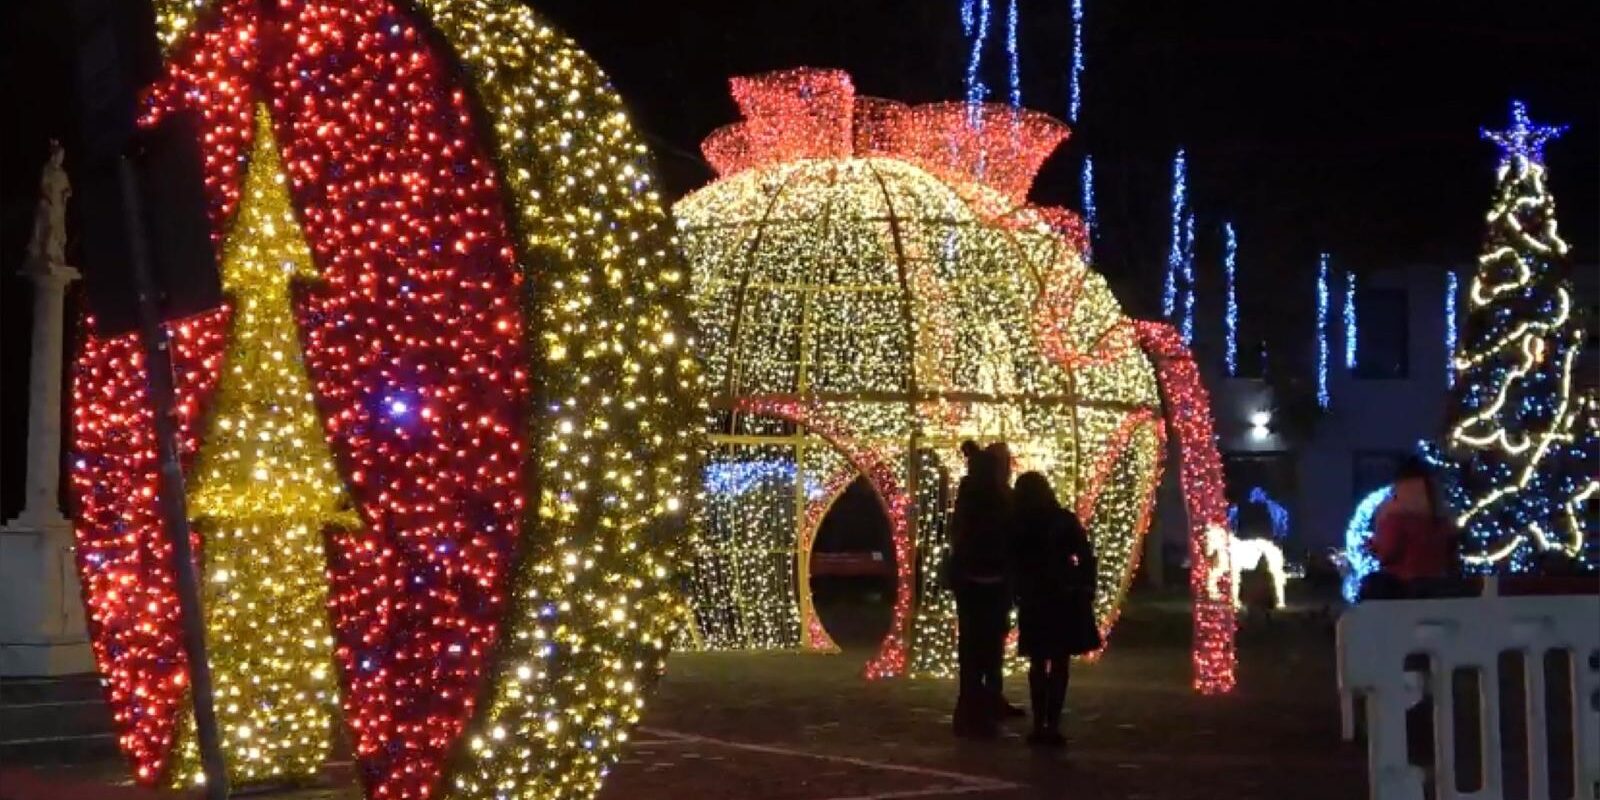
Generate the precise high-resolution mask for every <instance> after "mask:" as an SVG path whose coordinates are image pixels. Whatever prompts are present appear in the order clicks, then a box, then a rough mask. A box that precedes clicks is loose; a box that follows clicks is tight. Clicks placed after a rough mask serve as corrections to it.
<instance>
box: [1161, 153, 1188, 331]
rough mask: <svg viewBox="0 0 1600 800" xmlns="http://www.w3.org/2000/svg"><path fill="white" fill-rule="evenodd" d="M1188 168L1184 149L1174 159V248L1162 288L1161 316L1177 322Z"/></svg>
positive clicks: (1168, 260)
mask: <svg viewBox="0 0 1600 800" xmlns="http://www.w3.org/2000/svg"><path fill="white" fill-rule="evenodd" d="M1188 181H1189V178H1188V167H1187V165H1186V164H1185V162H1184V155H1183V148H1181V147H1180V148H1178V154H1177V155H1176V156H1174V157H1173V159H1172V246H1171V248H1170V249H1169V250H1168V251H1167V278H1166V282H1165V284H1163V286H1162V294H1161V314H1162V316H1164V317H1165V318H1166V319H1167V321H1168V322H1176V321H1177V320H1176V319H1175V317H1176V315H1177V311H1178V271H1179V270H1181V269H1182V268H1183V224H1184V218H1185V213H1186V212H1185V209H1186V204H1187V202H1188V191H1189V187H1188Z"/></svg>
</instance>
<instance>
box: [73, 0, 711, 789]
mask: <svg viewBox="0 0 1600 800" xmlns="http://www.w3.org/2000/svg"><path fill="white" fill-rule="evenodd" d="M158 11H159V14H158V17H159V22H160V25H161V31H162V36H163V41H164V42H165V44H166V45H167V66H168V73H167V76H166V77H165V78H164V79H163V80H162V81H161V82H159V83H158V84H157V85H156V86H155V87H154V88H153V89H152V90H151V92H150V93H149V95H148V97H147V101H146V105H145V111H146V114H145V119H144V120H143V122H144V124H152V123H154V122H157V121H158V120H160V119H161V118H162V117H163V116H164V115H166V114H168V113H171V112H173V111H177V110H182V109H191V108H192V109H196V110H198V111H199V112H200V114H201V115H202V118H203V124H202V135H203V140H202V149H203V153H204V155H205V179H206V188H207V192H208V196H209V198H210V204H211V213H212V221H213V224H214V230H215V233H216V239H217V242H218V244H219V247H220V252H221V262H222V265H223V277H224V282H225V286H226V288H227V290H228V293H229V302H228V305H227V307H225V308H223V309H220V310H217V311H214V312H211V313H209V314H205V315H201V316H198V317H194V318H191V319H187V320H184V321H182V322H180V323H177V324H174V325H173V326H172V328H173V332H172V335H173V351H174V352H173V359H174V362H175V368H176V386H177V393H178V402H179V411H180V416H181V419H180V424H181V432H182V436H183V443H182V445H183V447H182V449H183V454H184V457H185V467H186V469H187V470H188V473H189V479H190V481H191V483H192V484H193V490H194V491H193V495H194V502H193V504H192V508H191V511H192V514H193V516H194V517H195V520H194V521H195V529H196V532H197V533H196V538H197V540H198V545H199V548H198V549H199V551H200V553H201V559H202V563H201V568H202V575H203V577H204V579H205V582H206V583H205V599H206V601H207V605H206V614H207V618H206V634H207V640H208V641H207V644H208V646H209V648H210V653H211V658H212V659H213V661H214V662H215V663H214V664H213V669H214V670H215V671H216V673H217V675H218V680H217V688H218V697H217V708H218V715H219V718H220V722H221V725H222V726H223V735H224V755H225V758H226V760H227V764H228V769H229V771H230V773H231V775H232V776H233V777H234V778H235V779H236V780H240V781H241V782H248V781H252V780H273V779H283V778H289V779H292V778H296V777H303V776H305V775H307V774H310V773H312V772H315V771H316V770H318V769H320V768H321V766H322V763H323V760H324V757H325V756H326V755H327V753H328V751H329V748H330V743H331V741H332V740H333V739H335V738H338V737H340V736H341V734H340V733H339V731H337V730H336V729H335V727H334V726H336V725H340V724H342V726H343V732H342V738H344V739H346V740H348V741H349V742H350V745H351V747H352V749H353V751H354V756H355V759H356V763H357V768H358V773H359V775H360V779H361V783H362V786H363V788H364V790H365V793H366V795H367V796H368V797H371V798H424V797H428V798H435V797H445V798H462V800H466V799H468V798H490V797H494V798H502V797H506V798H531V797H539V798H546V797H564V798H567V797H586V796H590V795H592V794H593V793H594V792H595V791H596V790H597V788H598V786H599V783H600V780H601V778H602V776H603V775H604V774H605V772H606V771H607V769H608V768H609V766H610V765H611V764H612V763H614V762H615V760H616V758H617V756H618V753H619V750H620V747H621V744H622V742H623V741H624V740H625V739H626V737H627V735H628V730H629V728H630V726H631V725H632V723H634V722H635V721H636V720H637V719H638V717H639V714H640V710H641V708H642V705H643V695H644V693H645V692H646V691H647V689H648V688H649V687H650V686H651V684H652V683H653V681H654V679H655V678H656V676H657V675H658V674H659V673H660V670H661V668H662V664H663V658H664V655H665V652H666V645H667V642H668V641H670V640H671V639H672V638H673V637H674V636H675V633H676V628H677V626H678V625H679V624H681V622H680V621H681V620H682V619H683V618H684V612H683V604H682V602H681V600H680V599H679V597H678V595H677V593H676V591H675V578H676V575H677V573H678V572H679V566H680V562H679V558H680V553H679V546H678V542H679V536H678V531H679V530H681V529H682V527H683V523H684V520H683V519H681V517H682V516H683V515H684V514H683V512H684V510H685V508H686V504H687V503H688V502H689V500H690V499H691V498H692V495H693V493H694V489H693V487H692V486H691V485H690V482H691V479H692V476H693V475H694V474H695V465H694V463H693V459H692V458H691V454H692V452H693V450H694V448H695V438H696V437H695V434H694V433H693V432H694V431H695V430H696V426H695V425H694V420H695V419H696V418H697V413H698V412H696V411H694V409H695V399H694V393H693V391H691V387H692V386H693V385H694V384H695V382H696V381H697V380H698V379H697V367H696V366H695V363H694V361H693V358H692V354H691V353H690V352H689V351H688V349H687V345H688V343H689V341H688V340H689V338H690V337H689V335H688V331H687V327H686V322H687V314H686V312H685V311H684V310H683V307H682V304H683V300H682V298H683V295H684V294H685V292H686V289H687V285H688V281H687V274H686V272H685V271H684V270H683V269H682V267H681V266H680V263H679V262H678V260H677V258H676V256H675V255H674V253H673V245H672V230H671V226H670V224H669V223H668V220H667V217H666V215H665V213H664V210H663V207H662V204H661V202H660V200H659V198H658V197H657V195H656V192H655V189H654V187H653V185H652V180H651V174H650V166H649V163H648V159H647V157H646V154H645V151H644V148H643V146H642V145H641V144H640V141H639V138H638V137H637V136H636V135H635V134H634V132H633V130H632V128H631V126H630V124H629V122H628V119H627V116H626V114H625V111H624V109H623V107H622V104H621V103H620V101H619V100H618V99H617V97H616V96H615V94H614V93H613V92H612V91H611V90H610V88H609V87H608V86H607V83H606V79H605V77H604V75H603V74H601V73H600V71H599V70H598V69H597V68H596V67H595V66H594V64H593V63H592V62H591V61H589V60H588V58H587V57H586V56H584V54H583V53H582V52H581V51H580V50H578V49H577V47H576V46H575V45H574V44H573V43H572V42H570V41H569V40H567V39H565V38H564V37H562V36H561V35H560V34H558V33H556V32H554V31H553V30H551V29H550V28H548V27H546V26H545V25H543V24H542V23H541V22H539V21H538V19H537V18H536V17H535V16H534V15H533V14H532V13H531V12H530V11H529V10H528V9H526V8H525V7H523V6H521V5H520V4H517V3H514V2H510V1H509V0H419V2H415V3H404V4H400V3H393V2H390V0H223V1H222V2H215V3H205V2H175V1H169V2H162V3H160V4H159V9H158ZM87 325H88V329H87V334H88V335H87V337H86V339H85V342H84V344H83V346H82V349H81V351H80V352H79V354H78V356H77V361H76V364H75V367H74V376H73V398H74V399H73V435H74V449H75V454H74V458H73V462H72V484H73V490H74V495H75V498H76V506H77V526H76V528H77V548H76V555H77V559H78V567H79V570H80V573H81V575H82V578H83V585H84V594H85V600H86V602H87V604H88V609H89V616H90V633H91V637H92V639H93V644H94V649H95V655H96V659H97V662H98V666H99V668H100V670H101V673H102V675H103V677H104V679H105V681H106V685H107V692H108V699H109V702H110V706H111V710H112V712H113V714H114V717H115V721H116V728H117V734H118V742H119V744H120V746H121V748H122V750H123V752H124V753H125V754H126V756H127V757H128V759H129V760H130V762H131V763H132V765H133V767H134V769H135V773H136V776H137V777H138V779H139V780H140V781H141V782H143V783H147V784H157V783H164V782H166V783H188V782H190V781H191V780H192V779H193V778H194V770H192V769H190V766H191V765H192V755H191V754H192V745H191V744H190V743H189V741H188V737H189V736H190V734H189V733H188V732H187V729H188V723H187V722H186V719H187V717H188V711H187V704H188V700H187V697H186V691H187V689H186V675H187V665H186V663H185V659H184V654H183V650H182V648H181V647H180V644H179V640H180V636H179V631H178V611H177V602H176V598H175V595H174V591H173V579H172V574H171V569H170V563H169V559H170V550H169V548H168V547H167V546H166V544H165V542H164V539H163V532H162V526H161V525H160V523H159V517H158V515H157V511H156V502H155V489H156V485H157V482H156V473H155V468H156V463H155V453H154V446H153V433H152V426H151V420H150V407H149V404H148V401H147V398H146V396H145V376H144V372H143V362H142V357H141V355H140V349H139V347H138V346H137V342H136V341H135V340H134V338H133V337H131V336H125V337H116V338H103V337H98V336H95V335H94V327H93V322H92V321H89V322H88V323H87ZM335 699H337V702H335Z"/></svg>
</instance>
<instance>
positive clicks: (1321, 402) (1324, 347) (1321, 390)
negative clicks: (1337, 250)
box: [1317, 253, 1333, 408]
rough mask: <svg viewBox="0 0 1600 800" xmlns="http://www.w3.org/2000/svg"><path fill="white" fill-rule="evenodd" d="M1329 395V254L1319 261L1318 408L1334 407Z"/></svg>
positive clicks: (1323, 255) (1325, 254)
mask: <svg viewBox="0 0 1600 800" xmlns="http://www.w3.org/2000/svg"><path fill="white" fill-rule="evenodd" d="M1332 404H1333V403H1332V398H1331V397H1330V396H1329V395H1328V254H1327V253H1323V254H1322V256H1321V258H1319V259H1318V260H1317V406H1318V407H1319V408H1328V407H1329V406H1330V405H1332Z"/></svg>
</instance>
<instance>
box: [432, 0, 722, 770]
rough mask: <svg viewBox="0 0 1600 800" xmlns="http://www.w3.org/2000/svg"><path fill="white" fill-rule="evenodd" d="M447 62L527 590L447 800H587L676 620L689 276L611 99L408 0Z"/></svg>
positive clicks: (509, 15) (528, 39)
mask: <svg viewBox="0 0 1600 800" xmlns="http://www.w3.org/2000/svg"><path fill="white" fill-rule="evenodd" d="M418 7H419V8H420V9H421V11H422V12H423V13H424V14H425V15H426V16H427V17H428V18H429V19H430V21H431V23H432V25H433V26H434V29H435V30H436V31H437V32H438V33H439V34H440V35H441V36H442V37H443V38H444V40H445V41H446V42H447V43H448V44H449V46H450V49H451V50H453V51H454V52H455V53H456V55H457V57H458V58H459V59H460V61H461V66H462V67H463V72H464V74H465V75H466V76H467V77H468V78H469V79H470V80H469V88H470V89H471V91H472V93H473V94H474V95H475V97H476V99H477V104H478V107H479V109H480V110H481V113H483V114H486V115H487V117H488V118H487V122H486V123H485V127H486V128H488V129H489V131H490V140H491V147H492V153H493V155H494V157H495V159H496V161H497V162H498V163H499V165H500V178H501V180H502V182H503V191H504V192H505V194H506V195H507V196H508V198H509V199H510V200H511V203H512V205H513V207H514V209H515V213H514V214H511V215H510V222H511V225H512V228H513V233H514V235H516V236H517V237H518V238H519V244H520V248H519V264H520V267H521V269H522V272H523V276H524V280H525V282H526V286H525V287H524V297H525V298H527V300H526V303H525V311H524V324H525V325H526V326H527V336H528V343H529V350H530V357H531V359H532V366H531V373H532V383H533V386H534V397H533V400H532V402H531V404H530V406H531V407H530V416H531V420H530V422H531V424H530V428H529V431H528V435H529V440H528V441H529V443H530V447H531V450H530V452H529V459H530V465H529V466H530V471H531V472H532V474H534V475H536V476H537V477H536V478H535V479H534V480H533V482H532V484H531V485H532V486H535V487H537V494H533V495H529V497H528V498H527V506H526V508H527V513H526V514H525V518H524V522H523V532H522V536H523V537H524V541H525V544H524V549H525V553H526V555H525V556H524V558H523V562H522V568H521V571H520V573H519V574H518V575H517V577H516V582H515V584H514V591H515V594H514V596H513V598H512V601H511V602H512V609H513V610H512V612H511V614H510V615H509V617H508V619H507V621H506V623H505V626H504V632H503V633H502V638H501V642H500V657H499V664H498V668H497V669H496V671H495V672H494V674H493V675H492V676H491V677H490V681H491V683H490V686H489V688H488V691H487V693H486V694H485V695H484V696H485V698H486V699H487V702H486V703H485V704H484V706H483V707H482V709H481V711H480V712H479V713H478V714H477V715H476V717H475V718H474V719H473V720H472V721H471V722H470V723H469V725H468V728H467V731H466V733H465V737H466V743H467V746H466V748H465V753H466V754H467V756H466V757H465V758H464V759H462V761H461V765H460V767H459V768H458V769H456V770H455V771H454V772H453V774H451V775H450V776H448V777H447V779H446V783H445V785H444V786H443V787H441V790H442V794H443V796H445V797H449V798H461V800H474V799H476V798H486V797H495V798H539V799H540V800H550V799H552V798H586V797H591V796H593V795H594V793H595V792H596V791H598V789H599V787H600V783H601V780H602V778H603V777H604V776H605V774H606V772H607V771H608V770H609V769H610V767H611V765H612V764H613V763H615V761H616V759H617V758H618V757H619V755H620V753H621V747H622V745H623V743H624V742H625V741H626V740H627V737H628V731H629V729H630V728H631V727H632V726H633V724H634V723H636V722H637V721H638V720H639V716H640V714H641V713H642V711H643V708H644V698H645V694H646V692H647V691H648V690H649V689H650V687H651V686H652V685H653V684H654V683H655V681H656V679H657V678H658V677H659V676H660V674H661V672H662V670H663V669H664V666H665V658H666V654H667V648H668V645H669V643H670V642H672V641H673V640H675V639H676V638H678V631H677V626H679V625H681V624H682V623H683V621H684V620H685V619H686V618H687V614H686V610H685V609H684V608H683V601H682V600H681V599H680V597H679V595H678V591H677V587H678V581H679V579H680V577H681V575H682V570H683V561H682V559H683V553H682V551H681V548H682V542H681V537H682V534H683V531H684V526H685V523H686V517H687V513H688V510H689V504H690V503H691V502H692V501H693V498H694V494H695V490H694V488H693V487H692V486H691V485H690V483H689V479H690V476H691V474H692V473H693V471H694V469H695V463H694V462H695V461H696V458H695V456H694V454H695V453H696V452H697V449H698V441H699V433H698V430H697V428H696V426H695V424H694V422H693V420H694V419H696V418H698V417H699V415H700V414H702V413H703V412H702V411H700V410H698V407H697V405H696V396H697V392H698V381H699V377H698V376H699V373H698V365H697V362H696V360H695V355H694V352H695V342H694V340H693V338H692V336H691V334H690V333H689V330H688V325H687V316H688V315H687V313H686V311H685V309H684V308H683V300H682V297H683V295H684V294H685V293H686V290H687V285H688V276H687V274H686V271H685V270H684V269H683V267H682V265H681V262H680V261H679V260H678V258H677V255H676V248H675V245H674V242H673V239H672V226H671V223H670V222H669V220H668V218H667V215H666V213H665V210H664V206H663V204H662V202H661V198H660V195H659V194H658V192H657V189H656V187H655V185H654V181H653V177H652V168H651V165H650V160H649V157H648V154H647V152H646V150H645V148H644V145H643V143H642V142H641V141H640V139H639V137H638V135H637V134H636V133H635V132H634V130H633V128H632V125H631V123H630V122H629V120H628V116H627V113H626V110H625V109H624V107H623V105H622V102H621V101H620V99H619V98H618V97H617V96H616V94H615V93H614V92H613V91H612V90H611V88H610V86H609V84H608V82H607V79H606V77H605V75H604V73H602V72H601V71H600V70H599V68H597V67H596V66H595V65H594V63H593V62H592V61H590V59H589V58H588V57H587V56H586V55H584V53H583V52H582V51H581V50H579V49H578V47H577V46H576V45H575V44H574V43H573V42H572V41H570V40H569V39H567V38H566V37H564V36H563V35H561V34H560V33H558V32H556V31H555V30H554V29H552V28H550V27H549V26H547V25H545V24H544V23H542V22H540V21H539V20H538V18H537V17H536V16H535V15H534V14H533V13H532V12H531V11H529V10H528V9H527V8H525V7H523V6H521V5H519V4H516V3H511V2H504V1H503V0H421V2H419V3H418Z"/></svg>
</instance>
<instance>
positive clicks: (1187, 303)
mask: <svg viewBox="0 0 1600 800" xmlns="http://www.w3.org/2000/svg"><path fill="white" fill-rule="evenodd" d="M1194 283H1195V281H1194V211H1192V210H1191V211H1187V212H1186V213H1185V214H1184V217H1183V325H1182V330H1183V343H1184V344H1194V304H1195V299H1194Z"/></svg>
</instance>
